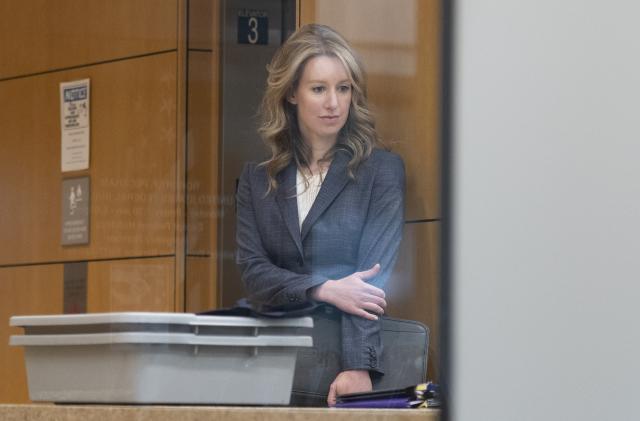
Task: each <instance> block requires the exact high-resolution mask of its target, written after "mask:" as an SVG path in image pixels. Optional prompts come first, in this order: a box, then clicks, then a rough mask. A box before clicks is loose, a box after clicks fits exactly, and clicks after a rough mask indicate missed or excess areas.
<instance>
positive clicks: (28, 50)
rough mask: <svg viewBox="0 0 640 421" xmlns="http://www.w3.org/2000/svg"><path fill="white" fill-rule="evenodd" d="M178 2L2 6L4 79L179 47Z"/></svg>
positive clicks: (89, 0)
mask: <svg viewBox="0 0 640 421" xmlns="http://www.w3.org/2000/svg"><path fill="white" fill-rule="evenodd" d="M177 12H178V0H161V1H158V0H109V1H103V0H84V1H78V0H56V1H51V0H20V1H2V2H0V17H2V25H0V79H4V78H7V77H12V76H20V75H26V74H32V73H38V72H42V71H46V70H51V69H61V68H66V67H72V66H78V65H85V64H90V63H97V62H101V61H107V60H112V59H116V58H122V57H130V56H134V55H140V54H147V53H151V52H158V51H166V50H170V49H175V48H176V38H177Z"/></svg>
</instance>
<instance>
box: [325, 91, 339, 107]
mask: <svg viewBox="0 0 640 421" xmlns="http://www.w3.org/2000/svg"><path fill="white" fill-rule="evenodd" d="M325 106H326V107H327V108H329V109H331V110H333V109H335V108H337V107H338V95H337V94H336V93H335V92H334V91H328V93H327V98H326V102H325Z"/></svg>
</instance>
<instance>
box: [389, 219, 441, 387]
mask: <svg viewBox="0 0 640 421" xmlns="http://www.w3.org/2000/svg"><path fill="white" fill-rule="evenodd" d="M439 233H440V223H439V222H428V223H416V224H405V228H404V237H403V239H402V244H401V246H400V254H399V257H398V261H397V262H396V265H395V267H394V271H393V275H392V277H391V278H390V280H389V283H388V285H387V314H388V315H390V316H392V317H399V318H402V319H409V320H418V321H420V322H422V323H424V324H425V325H427V326H428V327H429V329H430V332H431V334H430V343H429V361H428V375H429V378H430V379H433V380H437V378H438V377H437V376H438V368H439V364H440V358H439V334H440V333H439V323H440V319H439V311H440V310H439V306H440V305H439V302H440V287H439V285H440V284H439V279H440V271H439V265H438V259H439Z"/></svg>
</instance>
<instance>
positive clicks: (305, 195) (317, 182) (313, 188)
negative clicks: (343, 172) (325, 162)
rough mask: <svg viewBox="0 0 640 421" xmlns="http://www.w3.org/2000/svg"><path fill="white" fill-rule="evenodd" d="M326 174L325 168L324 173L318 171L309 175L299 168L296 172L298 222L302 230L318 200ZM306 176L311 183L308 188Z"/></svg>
mask: <svg viewBox="0 0 640 421" xmlns="http://www.w3.org/2000/svg"><path fill="white" fill-rule="evenodd" d="M326 174H327V171H326V170H325V171H323V172H322V174H320V173H318V174H313V175H311V176H309V177H307V176H305V175H304V174H302V172H301V171H300V169H298V172H297V174H296V195H297V199H298V222H299V226H300V229H301V230H302V222H303V221H304V219H305V218H306V217H307V214H308V213H309V210H310V209H311V206H312V205H313V202H314V201H315V200H316V197H317V196H318V192H319V191H320V187H321V186H322V180H324V177H325V175H326ZM305 178H306V179H307V181H308V184H309V187H308V188H306V189H305V187H306V185H305Z"/></svg>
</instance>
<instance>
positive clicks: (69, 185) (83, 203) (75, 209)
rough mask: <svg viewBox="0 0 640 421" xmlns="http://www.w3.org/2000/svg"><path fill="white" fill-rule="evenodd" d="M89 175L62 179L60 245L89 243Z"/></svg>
mask: <svg viewBox="0 0 640 421" xmlns="http://www.w3.org/2000/svg"><path fill="white" fill-rule="evenodd" d="M89 189H90V183H89V177H79V178H67V179H65V180H62V242H61V243H62V245H63V246H68V245H74V244H89V193H90V190H89Z"/></svg>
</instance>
